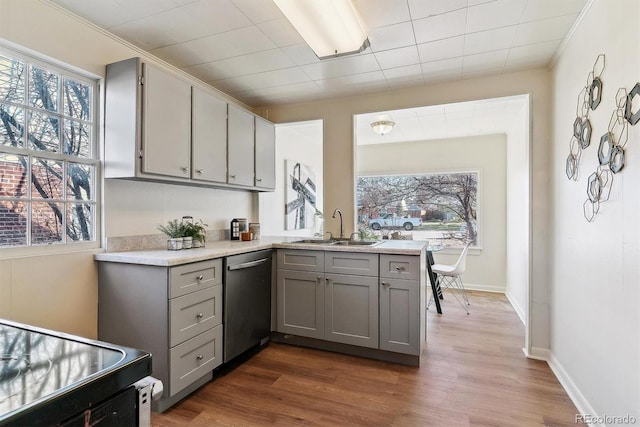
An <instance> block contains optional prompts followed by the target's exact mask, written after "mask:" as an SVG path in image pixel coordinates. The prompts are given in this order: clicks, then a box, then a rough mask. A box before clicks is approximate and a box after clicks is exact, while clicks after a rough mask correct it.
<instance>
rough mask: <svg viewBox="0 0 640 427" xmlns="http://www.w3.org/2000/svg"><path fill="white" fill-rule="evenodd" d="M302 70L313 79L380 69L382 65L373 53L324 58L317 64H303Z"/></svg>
mask: <svg viewBox="0 0 640 427" xmlns="http://www.w3.org/2000/svg"><path fill="white" fill-rule="evenodd" d="M302 70H303V71H304V72H305V73H306V74H307V75H308V76H309V77H310V78H311V79H312V80H324V79H331V78H334V77H340V76H349V75H353V74H360V73H368V72H371V71H379V70H380V66H379V65H378V61H376V58H375V56H373V54H365V55H354V56H347V57H344V58H338V59H332V60H324V61H322V62H317V63H315V64H309V65H303V66H302Z"/></svg>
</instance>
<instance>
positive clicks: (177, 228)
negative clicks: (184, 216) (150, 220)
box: [158, 219, 184, 251]
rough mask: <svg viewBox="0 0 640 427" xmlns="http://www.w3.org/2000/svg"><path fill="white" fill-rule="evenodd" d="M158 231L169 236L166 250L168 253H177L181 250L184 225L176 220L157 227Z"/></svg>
mask: <svg viewBox="0 0 640 427" xmlns="http://www.w3.org/2000/svg"><path fill="white" fill-rule="evenodd" d="M158 230H160V231H162V232H163V233H164V234H166V235H167V236H169V240H167V249H169V250H170V251H178V250H180V249H182V237H183V235H184V223H183V222H182V221H178V220H177V219H172V220H171V221H169V222H167V225H159V226H158Z"/></svg>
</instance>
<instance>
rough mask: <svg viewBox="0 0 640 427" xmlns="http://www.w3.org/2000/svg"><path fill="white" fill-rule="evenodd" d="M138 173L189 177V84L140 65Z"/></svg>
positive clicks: (164, 72)
mask: <svg viewBox="0 0 640 427" xmlns="http://www.w3.org/2000/svg"><path fill="white" fill-rule="evenodd" d="M142 70H143V76H144V80H143V85H142V95H143V97H142V98H143V100H144V102H143V107H142V124H143V127H142V172H144V173H151V174H158V175H168V176H175V177H180V178H188V177H190V175H191V173H190V164H191V86H190V85H189V84H188V83H187V82H185V81H183V80H180V79H179V78H177V77H175V76H173V75H171V74H169V73H168V72H166V71H163V70H160V69H159V68H156V67H153V66H151V65H149V64H143V67H142Z"/></svg>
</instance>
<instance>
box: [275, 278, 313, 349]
mask: <svg viewBox="0 0 640 427" xmlns="http://www.w3.org/2000/svg"><path fill="white" fill-rule="evenodd" d="M277 280H278V283H277V300H278V303H277V310H278V315H277V330H278V332H282V333H287V334H295V335H300V336H303V337H310V338H319V339H323V338H324V275H323V274H322V273H318V272H308V271H293V270H283V269H278V273H277Z"/></svg>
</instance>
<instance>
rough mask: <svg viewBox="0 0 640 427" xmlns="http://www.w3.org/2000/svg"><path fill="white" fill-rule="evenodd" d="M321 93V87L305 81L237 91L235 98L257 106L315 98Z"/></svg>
mask: <svg viewBox="0 0 640 427" xmlns="http://www.w3.org/2000/svg"><path fill="white" fill-rule="evenodd" d="M322 94H323V91H322V89H320V88H319V87H318V86H317V85H316V84H315V83H313V82H307V83H296V84H291V85H287V86H277V87H272V88H265V89H256V90H250V91H244V92H238V96H237V98H238V99H239V100H240V101H242V102H245V103H248V105H253V106H256V107H259V106H264V105H268V104H272V103H274V102H280V103H290V102H300V101H304V100H305V99H309V98H310V97H313V98H317V97H319V96H321V95H322Z"/></svg>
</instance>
